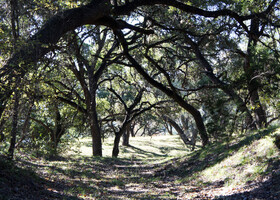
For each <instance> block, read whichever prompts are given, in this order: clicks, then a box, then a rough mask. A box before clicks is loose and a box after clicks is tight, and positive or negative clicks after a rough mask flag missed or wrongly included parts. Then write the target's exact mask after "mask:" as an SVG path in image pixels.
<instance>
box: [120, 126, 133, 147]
mask: <svg viewBox="0 0 280 200" xmlns="http://www.w3.org/2000/svg"><path fill="white" fill-rule="evenodd" d="M130 131H131V125H130V124H129V125H128V126H127V127H126V131H125V132H124V134H123V143H122V144H123V146H126V147H128V146H129V137H130Z"/></svg>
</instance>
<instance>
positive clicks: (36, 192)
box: [0, 157, 280, 200]
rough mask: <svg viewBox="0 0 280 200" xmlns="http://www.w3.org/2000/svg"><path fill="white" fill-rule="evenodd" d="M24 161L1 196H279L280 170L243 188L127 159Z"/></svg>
mask: <svg viewBox="0 0 280 200" xmlns="http://www.w3.org/2000/svg"><path fill="white" fill-rule="evenodd" d="M27 160H28V159H19V160H18V162H17V165H18V166H21V168H22V166H24V168H25V169H26V172H22V171H20V169H17V170H18V172H16V173H18V174H10V177H8V175H7V173H5V175H6V184H4V185H3V184H2V185H1V182H0V186H2V189H0V193H2V194H3V193H7V195H6V196H7V198H6V199H11V200H23V199H28V200H31V199H34V200H35V199H36V200H38V199H42V200H43V199H46V200H47V199H50V200H54V199H73V200H74V199H89V200H92V199H265V200H267V199H280V198H278V197H280V195H279V194H280V193H279V191H280V190H279V185H280V181H279V180H280V173H279V171H275V172H274V174H273V176H272V174H271V175H268V176H266V177H265V178H263V180H259V181H258V182H251V183H248V185H247V186H246V187H240V188H231V189H229V188H227V187H226V185H225V183H224V182H222V181H221V182H218V183H211V184H207V185H205V184H204V185H200V184H199V183H198V182H197V181H196V180H193V181H188V182H185V183H182V182H179V181H178V180H179V179H180V176H178V173H172V170H166V168H170V167H172V165H170V163H169V165H166V166H164V165H163V166H162V165H156V164H154V165H144V164H143V163H141V162H140V161H131V160H127V159H123V160H116V159H114V160H112V159H111V158H100V159H94V158H88V157H84V158H79V159H70V158H61V159H60V160H56V161H43V160H28V161H27ZM0 169H1V168H0ZM174 169H175V168H174ZM17 170H13V173H14V172H15V171H17ZM0 171H1V170H0ZM30 171H35V172H36V173H35V176H36V177H35V178H34V177H33V178H30V174H29V172H30ZM11 173H12V172H11ZM22 173H23V174H22ZM20 174H21V177H18V175H20ZM2 175H3V174H2ZM8 179H10V180H8ZM14 179H15V180H14ZM1 180H2V179H0V181H1ZM8 186H9V187H8ZM3 196H5V195H3ZM0 199H1V196H0ZM2 199H5V198H3V197H2Z"/></svg>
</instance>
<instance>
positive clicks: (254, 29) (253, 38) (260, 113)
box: [244, 18, 267, 128]
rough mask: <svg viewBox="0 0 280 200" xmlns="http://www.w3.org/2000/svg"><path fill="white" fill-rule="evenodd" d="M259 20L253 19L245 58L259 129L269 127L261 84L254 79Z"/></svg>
mask: <svg viewBox="0 0 280 200" xmlns="http://www.w3.org/2000/svg"><path fill="white" fill-rule="evenodd" d="M259 33H260V31H259V19H257V18H254V19H251V29H250V34H249V41H248V45H247V56H246V57H245V62H244V72H245V75H246V78H247V87H248V92H249V96H250V103H251V105H252V106H253V110H254V113H255V118H256V124H257V126H258V128H262V127H266V126H267V116H266V113H265V110H264V108H263V106H262V103H261V101H260V97H259V92H258V90H259V83H258V82H257V80H256V79H255V78H254V76H255V69H254V68H255V66H252V59H253V53H252V52H253V51H254V50H255V46H256V44H257V42H258V38H259V36H260V35H259Z"/></svg>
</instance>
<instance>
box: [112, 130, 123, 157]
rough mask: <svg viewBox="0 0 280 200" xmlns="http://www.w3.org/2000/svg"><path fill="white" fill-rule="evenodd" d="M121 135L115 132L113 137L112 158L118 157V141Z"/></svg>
mask: <svg viewBox="0 0 280 200" xmlns="http://www.w3.org/2000/svg"><path fill="white" fill-rule="evenodd" d="M121 136H122V135H121V133H120V132H117V133H116V135H115V140H114V147H113V153H112V156H113V157H115V158H117V157H118V155H119V152H120V150H119V144H120V140H121Z"/></svg>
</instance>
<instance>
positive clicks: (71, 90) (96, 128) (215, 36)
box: [0, 0, 280, 157]
mask: <svg viewBox="0 0 280 200" xmlns="http://www.w3.org/2000/svg"><path fill="white" fill-rule="evenodd" d="M0 4H1V10H2V11H3V12H1V13H2V14H0V18H1V21H0V25H1V26H0V44H1V55H0V79H1V82H0V117H1V118H0V119H1V121H0V134H1V135H0V136H1V137H0V140H1V143H3V146H5V145H6V146H5V147H6V148H8V146H9V154H10V156H11V157H12V156H13V151H14V149H15V148H16V147H17V146H20V145H23V146H24V145H26V146H28V145H31V146H32V145H33V146H36V145H40V144H42V143H44V142H43V141H47V142H46V143H47V144H48V148H50V149H51V152H56V151H57V147H58V145H59V143H61V142H62V141H63V140H67V139H69V137H71V138H73V137H80V135H83V134H86V133H89V135H90V136H91V137H92V150H93V155H94V156H102V138H104V137H107V136H109V135H113V136H114V137H115V144H114V150H113V156H118V153H119V152H118V145H119V142H120V138H121V136H123V135H124V136H125V135H127V134H128V135H132V136H134V135H135V134H136V133H137V132H138V131H140V132H142V134H157V133H158V132H160V133H167V132H169V133H171V132H172V129H174V130H176V131H177V132H178V134H180V136H182V137H181V138H182V139H183V140H184V142H185V143H186V145H188V144H190V145H191V146H194V145H195V143H196V141H197V140H196V139H198V140H199V141H201V144H202V146H206V145H207V144H209V143H210V142H211V141H212V140H225V139H227V138H229V137H233V135H234V133H236V132H237V131H244V132H245V131H246V130H250V129H261V128H263V127H266V126H268V125H269V124H271V123H273V122H275V121H276V122H279V111H280V102H279V89H278V88H279V83H280V82H279V79H280V76H279V74H280V73H279V72H280V66H279V50H280V49H279V30H280V29H279V28H280V19H279V9H280V5H279V1H277V0H257V1H243V0H223V1H216V0H211V1H204V0H199V1H183V0H92V1H86V0H77V1H44V0H42V1H26V0H7V1H4V0H2V1H1V3H0ZM5 16H8V17H7V18H6V17H5ZM184 138H185V139H184ZM8 141H9V144H8ZM5 142H6V143H5Z"/></svg>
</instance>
